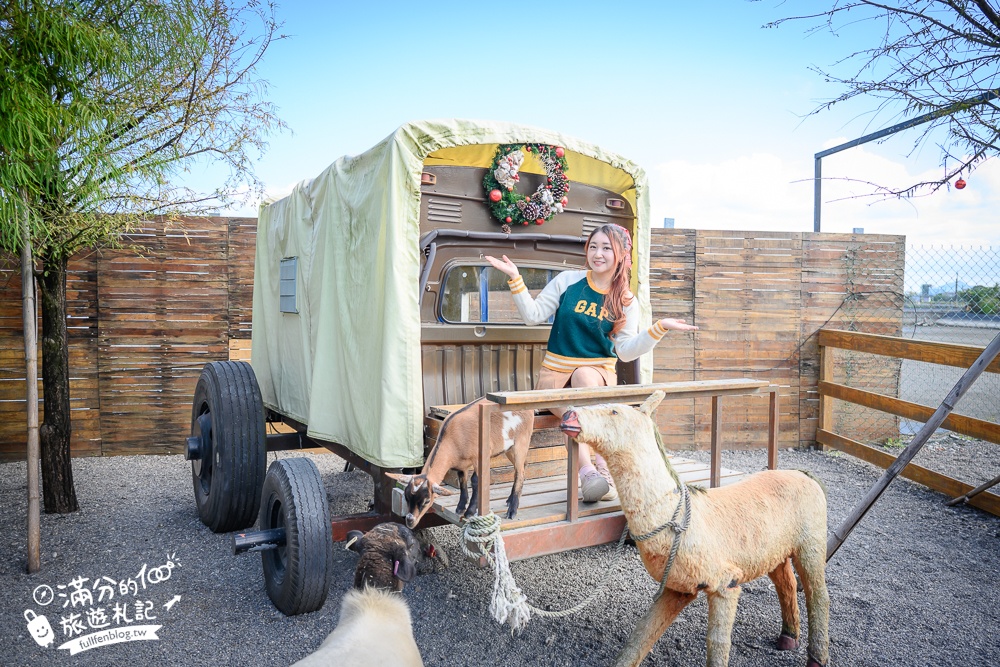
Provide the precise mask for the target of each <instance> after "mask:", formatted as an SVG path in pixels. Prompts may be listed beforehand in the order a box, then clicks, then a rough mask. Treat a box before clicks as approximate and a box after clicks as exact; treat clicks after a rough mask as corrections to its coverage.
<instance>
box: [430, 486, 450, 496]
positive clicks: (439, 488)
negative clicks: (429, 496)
mask: <svg viewBox="0 0 1000 667" xmlns="http://www.w3.org/2000/svg"><path fill="white" fill-rule="evenodd" d="M431 488H432V489H434V493H435V494H436V495H439V496H453V495H455V492H454V491H452V490H451V489H446V488H444V487H443V486H441V485H440V484H435V485H434V486H432V487H431Z"/></svg>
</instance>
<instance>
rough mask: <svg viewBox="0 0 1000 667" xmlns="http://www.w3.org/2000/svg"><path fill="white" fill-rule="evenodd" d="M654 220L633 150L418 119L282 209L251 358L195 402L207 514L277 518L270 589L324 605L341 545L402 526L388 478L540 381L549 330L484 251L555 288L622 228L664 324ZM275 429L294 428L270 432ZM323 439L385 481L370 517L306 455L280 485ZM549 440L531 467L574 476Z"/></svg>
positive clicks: (245, 545) (199, 485) (270, 235)
mask: <svg viewBox="0 0 1000 667" xmlns="http://www.w3.org/2000/svg"><path fill="white" fill-rule="evenodd" d="M515 153H516V154H519V155H520V156H521V157H519V158H518V159H517V164H514V163H513V159H512V158H511V157H510V156H513V155H515ZM522 158H523V159H522ZM648 218H649V201H648V197H647V191H646V182H645V175H644V173H643V171H642V169H640V168H639V167H638V166H637V165H635V164H634V163H632V162H630V161H629V160H627V159H625V158H623V157H621V156H619V155H617V154H615V153H612V152H609V151H607V150H604V149H602V148H600V147H598V146H596V145H593V144H590V143H587V142H585V141H581V140H578V139H575V138H572V137H568V136H565V135H562V134H559V133H556V132H551V131H547V130H542V129H538V128H533V127H525V126H519V125H514V124H510V123H500V122H476V121H467V120H445V121H426V122H414V123H408V124H406V125H403V126H402V127H400V128H399V129H397V130H396V131H395V132H393V133H392V134H391V135H390V136H388V137H387V138H386V139H385V140H383V141H382V142H380V143H379V144H377V145H376V146H374V147H373V148H371V149H370V150H368V151H366V152H365V153H363V154H361V155H357V156H350V157H343V158H340V159H339V160H337V161H336V162H334V163H333V164H332V165H330V167H328V168H327V169H326V170H324V171H323V172H322V173H320V174H319V175H317V176H316V177H315V178H313V179H310V180H306V181H303V182H301V183H299V184H298V185H296V186H295V187H294V189H293V190H292V192H291V193H290V194H289V195H288V196H286V197H283V198H281V199H278V200H274V201H268V202H265V203H264V204H263V205H262V206H261V209H260V217H259V221H258V236H257V251H256V261H255V267H254V296H253V339H252V368H251V365H250V364H247V363H245V362H236V361H229V362H214V363H212V364H209V365H208V366H206V368H205V369H204V371H203V373H202V376H201V379H200V380H199V384H198V388H197V390H196V395H195V401H194V406H193V413H192V435H191V438H189V440H188V447H187V452H188V458H190V459H191V460H192V474H193V480H194V487H195V496H196V500H197V503H198V508H199V513H200V515H201V518H202V520H203V521H204V522H205V523H206V524H207V525H208V526H210V527H211V528H212V529H213V530H216V531H238V530H242V529H245V528H247V527H249V526H252V525H253V523H254V521H255V520H258V519H259V525H258V530H257V531H254V532H252V533H243V534H238V535H237V538H236V540H235V543H236V548H237V550H246V549H255V550H262V551H263V554H264V570H265V579H266V581H267V584H268V592H269V594H270V595H271V597H272V600H274V601H275V604H276V605H277V606H278V607H279V608H280V609H282V611H285V612H286V613H301V612H304V611H310V610H312V609H315V608H318V606H321V605H322V603H323V600H324V599H325V595H326V590H327V589H328V587H329V579H328V576H329V574H328V570H329V567H328V563H329V561H330V557H329V549H330V548H331V546H330V545H331V543H332V541H333V540H334V539H342V536H343V535H344V534H345V533H346V531H347V530H349V529H354V528H364V527H366V526H370V525H373V524H375V523H377V522H379V521H383V520H386V519H387V518H392V515H393V512H392V510H393V507H392V503H393V482H392V481H391V480H390V479H388V478H386V477H385V475H384V474H383V473H384V472H389V471H391V472H399V471H413V470H414V469H416V468H419V467H420V466H421V465H422V464H423V462H424V456H425V453H426V452H427V451H428V449H429V446H430V445H432V444H433V442H434V438H435V434H436V428H437V426H436V424H439V423H440V416H441V415H442V414H444V413H445V412H447V407H443V406H454V405H458V404H465V403H469V402H471V401H473V400H475V399H477V398H480V397H482V396H484V395H486V394H488V393H490V392H497V391H521V390H529V389H531V388H532V387H533V383H534V380H535V379H536V378H537V375H538V371H539V370H540V367H541V360H542V357H543V355H544V352H545V345H546V341H547V339H548V334H549V328H550V327H549V325H547V324H542V325H536V326H526V325H525V324H523V323H522V322H521V321H520V319H519V317H518V315H517V312H516V310H515V309H514V306H513V301H512V299H511V297H510V294H509V289H508V287H507V283H506V276H503V275H502V274H500V273H499V272H497V271H495V270H494V269H493V268H491V267H490V266H489V264H488V262H487V261H486V260H485V259H484V258H483V256H484V255H486V254H490V255H495V256H500V255H504V254H505V255H507V256H509V257H510V258H511V259H512V260H514V261H515V262H516V263H517V265H518V267H519V268H520V270H521V274H522V276H523V277H524V279H525V283H526V284H527V287H528V289H529V290H531V291H532V292H533V293H537V291H538V290H540V289H541V288H542V287H544V286H545V284H546V283H547V282H548V281H549V280H551V278H552V277H553V276H554V275H556V274H557V273H558V272H560V271H563V270H567V269H580V268H583V267H584V266H585V248H584V241H585V239H586V237H587V236H588V235H589V233H590V232H591V231H592V230H593V229H596V228H597V227H600V226H601V225H603V224H606V223H609V222H613V223H617V224H619V225H621V226H623V227H625V228H626V229H628V230H629V231H630V232H631V233H632V235H633V238H634V244H633V253H634V257H633V267H634V268H633V284H632V291H633V292H634V294H635V295H636V297H637V299H638V303H639V307H640V312H641V321H640V326H641V327H647V326H649V325H650V321H651V312H650V299H649V282H648V275H649V253H648V248H649V234H650V231H649V220H648ZM651 369H652V364H651V359H650V358H649V355H647V358H645V359H640V360H638V361H636V362H632V363H630V364H627V365H625V364H621V363H620V364H619V369H618V370H619V374H618V377H619V379H620V381H621V382H629V383H635V382H640V381H645V382H648V381H650V379H651ZM277 422H281V423H283V424H285V425H286V426H289V427H291V428H290V429H285V431H286V432H284V433H272V434H270V435H267V434H266V433H267V431H268V430H272V431H273V430H274V429H268V427H267V424H268V423H277ZM542 425H543V426H544V424H542ZM539 437H540V438H541V439H542V440H544V434H542V435H540V436H539ZM318 446H322V447H326V448H328V449H330V450H332V451H333V452H335V453H337V454H338V455H340V456H341V457H343V458H344V459H345V460H347V461H348V462H349V463H350V464H351V465H354V466H356V467H358V468H362V469H364V470H366V471H367V472H368V473H369V474H371V476H372V478H373V479H374V489H375V493H374V499H373V503H372V510H371V512H369V513H367V514H363V515H353V516H351V517H341V518H337V519H336V520H333V519H331V518H330V517H329V515H328V509H327V505H326V496H325V492H324V489H323V485H322V483H321V481H320V480H319V476H318V473H317V472H316V471H315V470H316V469H315V466H312V465H311V462H310V461H309V460H308V459H301V461H304V463H302V462H299V460H298V459H280V460H278V461H276V462H275V464H273V465H272V467H271V470H270V471H268V472H267V474H266V478H267V479H266V480H265V463H266V452H267V451H270V450H275V449H290V448H300V447H318ZM532 452H535V454H534V455H533V456H532V457H529V464H528V468H529V470H528V471H527V472H528V477H529V479H530V478H532V476H534V477H544V476H552V475H557V476H558V475H561V477H562V478H563V479H565V476H566V464H565V446H564V441H560V440H555V441H551V442H540V443H539V446H538V447H534V448H533V449H532ZM293 462H294V465H293ZM494 472H495V474H494V475H493V480H494V482H496V483H502V482H503V480H504V474H503V472H502V471H499V470H497V471H494ZM272 477H273V479H272ZM564 488H565V487H564ZM300 506H304V507H308V508H310V511H312V509H315V510H316V511H317V512H318V513H319V514H318V515H317V517H318V518H317V517H314V518H308V517H309V516H310V513H309V512H304V511H298V510H299V508H300ZM595 511H608V508H604V509H601V508H598V509H595ZM443 514H447V512H443ZM397 518H398V517H397ZM529 520H530V517H529ZM538 521H539V519H537V518H536V519H535V522H536V523H537V522H538ZM331 524H332V528H331ZM570 546H571V545H570ZM307 552H308V554H309V556H308V557H306V554H307ZM324 568H325V569H324ZM303 582H305V583H303Z"/></svg>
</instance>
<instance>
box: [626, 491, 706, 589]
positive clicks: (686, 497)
mask: <svg viewBox="0 0 1000 667" xmlns="http://www.w3.org/2000/svg"><path fill="white" fill-rule="evenodd" d="M680 492H681V498H680V501H679V502H678V503H677V506H676V507H675V508H674V514H673V516H671V517H670V521H667V522H666V523H664V524H663V525H661V526H658V527H656V528H654V529H653V530H651V531H649V532H648V533H643V534H642V535H633V536H632V539H633V540H635V541H636V542H645V541H646V540H649V539H652V538H654V537H656V536H657V535H659V534H660V533H662V532H663V531H665V530H666V529H667V528H670V529H672V530H673V531H674V539H673V540H672V541H671V543H670V555H669V556H668V557H667V566H666V567H664V568H663V578H662V579H661V580H660V588H659V590H657V591H656V597H657V598H659V597H660V596H661V595H663V589H664V588H666V587H667V577H668V576H670V568H672V567H673V566H674V560H675V559H676V558H677V550H678V548H679V547H680V544H681V533H683V532H684V531H685V530H687V528H688V526H690V525H691V495H690V492H689V491H688V488H687V485H686V484H681V486H680ZM681 507H683V508H684V521H683V522H681V523H677V517H678V515H680V513H681ZM626 530H628V529H627V528H626Z"/></svg>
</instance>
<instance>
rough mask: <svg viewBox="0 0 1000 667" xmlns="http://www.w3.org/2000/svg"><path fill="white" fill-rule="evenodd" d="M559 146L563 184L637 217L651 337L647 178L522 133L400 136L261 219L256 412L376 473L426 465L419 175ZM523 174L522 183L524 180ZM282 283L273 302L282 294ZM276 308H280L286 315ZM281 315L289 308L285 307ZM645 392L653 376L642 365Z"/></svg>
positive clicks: (578, 145)
mask: <svg viewBox="0 0 1000 667" xmlns="http://www.w3.org/2000/svg"><path fill="white" fill-rule="evenodd" d="M523 142H534V143H544V144H551V145H557V146H562V147H564V148H565V149H566V150H567V155H568V156H569V157H568V160H569V162H570V165H571V167H572V180H573V181H577V182H584V183H587V184H590V185H595V186H598V187H602V188H606V189H608V190H611V191H614V192H616V193H618V194H619V195H621V196H622V197H624V198H626V199H628V201H629V202H630V203H631V204H632V207H633V210H634V211H635V212H636V215H637V222H636V232H635V237H636V238H635V241H636V243H635V245H636V247H637V257H636V262H635V267H636V269H637V270H636V276H637V281H636V295H637V296H638V297H639V302H640V305H641V310H642V319H643V322H642V324H641V325H642V326H646V325H648V324H649V320H650V308H649V283H648V275H649V256H648V252H645V251H644V250H642V249H646V248H648V247H649V224H648V218H649V215H648V213H649V203H648V197H647V196H646V195H647V192H646V181H645V174H644V172H643V171H642V169H640V168H639V167H638V166H637V165H635V164H634V163H632V162H630V161H628V160H626V159H624V158H622V157H620V156H618V155H616V154H614V153H609V152H607V151H605V150H603V149H601V148H599V147H597V146H595V145H593V144H589V143H586V142H583V141H579V140H577V139H574V138H572V137H567V136H564V135H562V134H558V133H555V132H550V131H546V130H542V129H538V128H533V127H524V126H517V125H513V124H510V123H501V122H479V121H468V120H443V121H422V122H413V123H408V124H406V125H403V126H402V127H400V128H399V129H397V130H396V131H395V132H393V133H392V134H391V135H389V136H388V137H387V138H386V139H385V140H383V141H382V142H380V143H379V144H378V145H376V146H375V147H374V148H372V149H371V150H368V151H366V152H365V153H363V154H361V155H358V156H350V157H342V158H340V159H339V160H337V161H336V162H334V163H333V164H332V165H330V166H329V167H328V168H327V169H326V170H324V171H323V172H322V173H321V174H319V175H318V176H317V177H316V178H314V179H312V180H307V181H303V182H301V183H299V184H298V185H296V186H295V187H294V189H293V190H292V192H291V194H289V195H288V196H287V197H284V198H282V199H278V200H276V201H265V202H264V203H263V204H262V205H261V209H260V215H259V220H258V232H257V253H256V261H255V266H254V294H253V348H252V349H253V352H252V358H253V362H252V363H253V368H254V371H255V374H256V375H257V380H258V382H259V384H260V389H261V392H262V394H263V398H264V404H265V405H266V406H267V407H269V408H272V409H274V410H276V411H278V412H279V413H281V414H283V415H285V416H287V417H290V418H292V419H295V420H297V421H300V422H302V423H305V424H308V434H309V435H310V436H311V437H313V438H317V439H322V440H329V441H333V442H337V443H340V444H341V445H344V446H345V447H347V448H348V449H350V450H351V451H353V452H354V453H356V454H358V455H359V456H361V457H363V458H364V459H365V460H367V461H369V462H371V463H373V464H375V465H379V466H382V467H408V466H419V465H421V464H422V462H423V417H424V414H423V400H422V395H421V392H422V389H421V387H422V383H421V354H420V326H421V325H420V314H419V310H418V294H417V292H418V282H419V273H420V249H419V241H420V238H419V237H420V174H421V172H422V171H423V169H424V165H425V164H427V165H433V164H450V165H459V166H481V167H488V166H489V165H490V164H491V161H492V158H493V153H494V151H495V149H496V145H497V144H505V143H523ZM530 169H531V167H530V165H526V167H525V170H526V171H527V170H530ZM289 258H295V259H294V264H293V263H291V262H285V267H286V274H287V273H288V271H289V270H290V268H289V267H291V266H294V274H295V275H294V281H293V282H294V289H295V298H294V302H295V306H294V309H295V310H297V312H282V309H281V306H280V303H281V293H282V289H283V288H282V284H281V283H282V280H281V265H282V260H283V259H289ZM289 287H290V281H289V280H288V279H287V275H286V281H285V286H284V290H285V291H286V292H287V291H288V290H289ZM288 301H289V300H288V299H287V298H286V300H285V303H286V304H287V303H288ZM286 310H287V307H286ZM643 369H644V378H643V379H644V381H648V380H649V378H650V373H651V370H650V369H651V364H650V363H649V360H646V361H645V362H644V363H643Z"/></svg>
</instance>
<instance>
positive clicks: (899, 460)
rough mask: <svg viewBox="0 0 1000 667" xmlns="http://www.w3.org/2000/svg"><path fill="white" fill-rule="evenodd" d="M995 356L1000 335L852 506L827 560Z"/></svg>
mask: <svg viewBox="0 0 1000 667" xmlns="http://www.w3.org/2000/svg"><path fill="white" fill-rule="evenodd" d="M998 354H1000V334H997V335H996V337H995V338H994V339H993V340H992V341H991V342H990V344H989V345H987V346H986V348H985V349H984V350H983V352H982V354H980V355H979V358H978V359H976V360H975V361H974V362H973V363H972V365H971V366H969V370H967V371H965V373H963V374H962V377H961V378H959V380H958V382H957V383H956V384H955V386H954V387H953V388H952V390H951V391H950V392H948V395H947V396H945V398H944V400H943V401H942V402H941V405H939V406H938V409H937V410H935V411H934V414H933V415H931V418H930V419H929V420H927V423H926V424H924V426H923V428H921V429H920V431H919V432H918V433H917V435H916V436H914V438H913V440H912V441H911V442H910V444H909V445H907V447H906V449H904V450H903V451H902V453H900V455H899V456H898V457H896V460H895V461H893V463H892V465H890V466H889V467H888V468H886V471H885V472H884V473H883V474H882V477H881V478H879V480H878V481H877V482H875V485H874V486H872V488H871V489H870V490H869V491H868V493H867V494H866V495H865V497H864V498H862V499H861V501H860V502H859V503H858V504H857V505H855V506H854V509H853V510H851V513H850V515H849V516H848V517H847V518H846V519H844V522H843V523H842V524H840V527H839V528H838V529H837V530H835V531H834V532H833V535H832V536H831V537H830V539H829V540H828V541H827V543H826V559H827V560H828V561H829V560H830V559H831V558H833V554H835V553H837V549H839V548H840V545H841V544H843V543H844V540H846V539H847V536H848V535H850V534H851V531H852V530H854V527H855V526H856V525H857V524H858V522H859V521H861V519H862V518H863V517H864V515H865V514H867V512H868V510H869V509H871V507H872V505H874V504H875V501H877V500H878V499H879V496H881V495H882V492H883V491H885V490H886V487H888V486H889V483H890V482H892V480H893V479H895V478H896V476H897V475H898V474H899V473H900V472H902V471H903V468H905V467H906V465H907V464H908V463H909V462H910V461H911V460H912V459H913V457H914V456H916V454H917V452H919V451H920V449H921V448H922V447H923V446H924V443H926V442H927V440H928V438H930V437H931V435H932V434H933V433H934V431H936V430H937V429H938V427H939V426H940V425H941V422H943V421H944V420H945V418H946V417H947V416H948V415H949V414H951V411H952V410H954V409H955V406H956V405H958V402H959V401H960V400H961V399H962V397H963V396H964V395H965V392H967V391H968V390H969V387H971V386H972V385H973V384H974V383H975V382H976V379H978V378H979V376H980V375H982V373H983V371H984V370H985V369H986V367H987V366H989V365H990V363H991V362H992V361H993V360H994V359H995V358H996V357H997V355H998Z"/></svg>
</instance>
